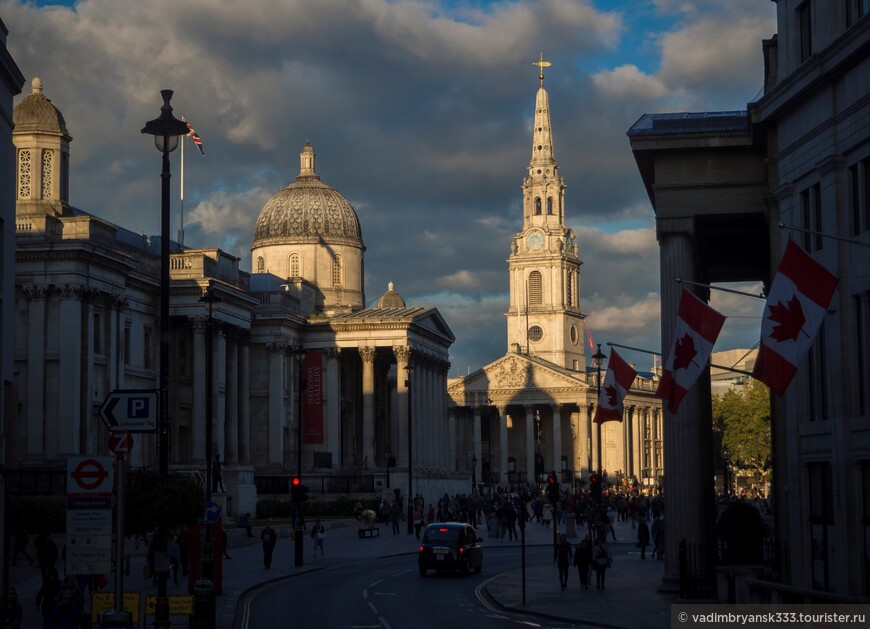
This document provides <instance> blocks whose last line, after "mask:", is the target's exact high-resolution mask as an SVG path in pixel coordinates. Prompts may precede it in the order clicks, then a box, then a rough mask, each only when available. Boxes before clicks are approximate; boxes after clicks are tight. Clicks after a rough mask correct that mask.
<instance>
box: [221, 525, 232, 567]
mask: <svg viewBox="0 0 870 629" xmlns="http://www.w3.org/2000/svg"><path fill="white" fill-rule="evenodd" d="M229 543H230V538H229V536H228V535H227V530H226V529H225V528H223V527H221V550H223V551H224V559H232V557H230V554H229V553H228V552H227V546H228V545H229Z"/></svg>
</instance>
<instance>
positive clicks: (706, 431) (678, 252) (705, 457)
mask: <svg viewBox="0 0 870 629" xmlns="http://www.w3.org/2000/svg"><path fill="white" fill-rule="evenodd" d="M691 229H692V225H691V224H690V223H689V222H688V221H687V222H686V223H685V224H683V223H682V222H680V221H670V222H665V223H662V224H660V225H659V242H660V249H659V255H660V273H661V284H660V285H661V287H662V299H661V308H662V318H661V324H662V347H663V348H666V349H667V351H669V350H670V348H671V347H672V345H673V336H674V329H675V322H676V320H677V309H678V306H679V300H680V294H681V292H682V290H683V286H685V284H677V282H676V281H675V280H676V278H682V279H684V280H689V281H697V280H700V279H703V278H699V277H698V273H697V271H696V267H695V258H694V241H693V239H692V237H691V235H690V231H691ZM700 296H701V299H705V298H706V296H705V295H700ZM709 371H710V370H709V368H705V369H704V370H703V371H702V372H701V375H700V377H699V378H698V380H697V382H696V383H695V385H694V386H693V387H692V388H691V389H690V390H689V392H688V393H687V394H686V396H685V397H684V398H683V400H682V402H681V403H680V407H679V409H678V411H677V412H676V413H671V412H670V411H667V410H665V419H666V421H665V422H664V444H663V445H664V450H665V451H666V452H667V453H668V456H667V458H666V459H665V461H664V478H665V484H666V486H665V487H664V500H665V513H666V514H667V519H668V526H667V527H666V528H665V531H666V539H665V545H666V546H665V547H666V548H668V549H669V552H667V553H666V554H665V576H664V583H663V587H671V588H675V587H676V586H677V584H678V582H679V563H678V556H679V555H678V553H676V552H673V549H676V548H678V546H679V543H680V541H681V540H685V541H686V542H687V543H688V544H689V546H690V547H691V546H695V547H696V548H706V549H713V548H715V544H716V537H715V523H714V519H713V514H714V513H715V510H714V505H713V491H712V487H711V485H710V482H711V480H710V479H712V478H713V466H712V457H711V456H710V451H711V440H712V425H711V423H710V422H709V421H707V422H703V421H698V418H699V417H707V416H708V414H709V410H710V373H709ZM686 496H691V497H692V499H691V500H687V499H686ZM696 561H697V564H696V568H697V569H698V570H699V573H698V574H704V575H710V574H711V573H712V570H713V567H712V561H713V557H712V556H706V555H704V556H702V555H699V556H698V557H697V559H696Z"/></svg>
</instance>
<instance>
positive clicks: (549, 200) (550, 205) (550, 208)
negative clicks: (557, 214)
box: [547, 197, 553, 216]
mask: <svg viewBox="0 0 870 629" xmlns="http://www.w3.org/2000/svg"><path fill="white" fill-rule="evenodd" d="M547 214H549V215H550V216H552V215H553V197H547Z"/></svg>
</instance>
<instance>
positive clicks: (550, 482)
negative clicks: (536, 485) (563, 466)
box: [547, 472, 559, 502]
mask: <svg viewBox="0 0 870 629" xmlns="http://www.w3.org/2000/svg"><path fill="white" fill-rule="evenodd" d="M547 497H548V498H549V499H550V502H556V501H558V500H559V479H558V478H557V477H556V472H551V473H550V474H548V475H547Z"/></svg>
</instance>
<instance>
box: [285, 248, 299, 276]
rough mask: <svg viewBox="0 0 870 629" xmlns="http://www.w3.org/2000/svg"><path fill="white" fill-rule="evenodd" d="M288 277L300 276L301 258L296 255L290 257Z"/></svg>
mask: <svg viewBox="0 0 870 629" xmlns="http://www.w3.org/2000/svg"><path fill="white" fill-rule="evenodd" d="M288 266H289V267H290V273H289V275H290V277H301V275H302V257H301V256H300V255H299V254H298V253H294V254H293V255H291V256H290V263H289V264H288Z"/></svg>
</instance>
